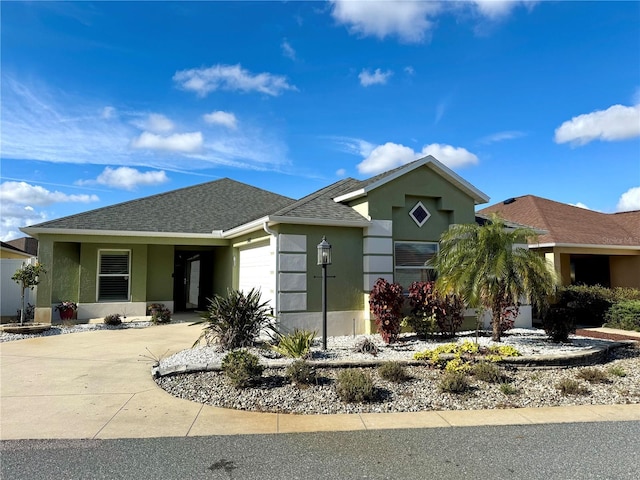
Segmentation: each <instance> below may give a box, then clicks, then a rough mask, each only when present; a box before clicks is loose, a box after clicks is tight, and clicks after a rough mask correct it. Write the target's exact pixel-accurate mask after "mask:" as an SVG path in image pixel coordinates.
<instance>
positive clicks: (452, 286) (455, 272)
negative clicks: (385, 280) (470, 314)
mask: <svg viewBox="0 0 640 480" xmlns="http://www.w3.org/2000/svg"><path fill="white" fill-rule="evenodd" d="M536 236H537V234H536V233H535V231H534V230H532V229H530V228H525V227H518V228H510V227H507V226H506V225H505V222H504V220H503V219H501V218H500V217H498V216H496V215H493V216H491V218H490V221H489V222H487V223H486V224H485V225H478V224H475V223H474V224H464V225H461V224H459V225H452V226H451V228H449V230H447V231H446V232H444V233H443V234H442V236H441V237H440V251H439V252H438V254H437V255H436V257H435V258H434V260H433V262H432V264H433V266H434V267H435V269H436V271H437V272H438V279H437V281H436V288H437V289H438V290H440V291H441V292H443V293H450V292H455V293H458V294H459V295H461V296H462V298H463V299H464V301H465V303H466V304H467V305H468V306H469V307H475V308H483V309H486V310H491V313H492V315H493V317H492V318H493V321H492V327H493V336H492V338H493V340H495V341H498V342H499V341H500V336H501V329H500V325H501V324H502V321H503V319H505V317H506V315H508V314H509V313H508V311H507V310H506V307H509V306H517V305H519V302H520V300H521V299H523V298H525V299H527V300H528V301H529V303H530V304H531V305H533V306H535V307H537V308H538V309H539V310H540V311H544V309H545V308H546V306H547V305H548V299H549V296H550V295H551V294H553V292H554V288H555V285H556V275H555V272H554V270H553V269H552V268H551V267H550V265H549V264H548V263H547V261H546V260H545V259H544V257H542V256H540V255H539V254H537V253H535V252H533V251H532V250H529V249H528V248H519V247H515V248H514V245H516V244H519V243H520V244H521V243H523V242H526V239H528V238H535V237H536Z"/></svg>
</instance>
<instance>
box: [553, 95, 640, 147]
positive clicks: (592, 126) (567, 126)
mask: <svg viewBox="0 0 640 480" xmlns="http://www.w3.org/2000/svg"><path fill="white" fill-rule="evenodd" d="M638 136H640V105H635V106H633V107H625V106H623V105H613V106H611V107H609V108H607V109H606V110H597V111H595V112H591V113H585V114H583V115H578V116H577V117H573V118H572V119H571V120H568V121H566V122H564V123H563V124H562V125H560V126H559V127H558V128H557V129H556V132H555V141H556V143H567V142H571V143H573V144H576V145H585V144H587V143H589V142H591V141H593V140H602V141H609V142H611V141H616V140H626V139H628V138H633V137H638Z"/></svg>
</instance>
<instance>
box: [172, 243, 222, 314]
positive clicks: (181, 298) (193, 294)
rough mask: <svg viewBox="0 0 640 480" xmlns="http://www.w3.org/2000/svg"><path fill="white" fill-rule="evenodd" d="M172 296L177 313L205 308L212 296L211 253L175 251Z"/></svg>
mask: <svg viewBox="0 0 640 480" xmlns="http://www.w3.org/2000/svg"><path fill="white" fill-rule="evenodd" d="M173 296H174V299H173V301H174V309H175V310H176V311H178V312H179V311H189V310H205V309H206V308H207V305H208V299H209V298H211V297H212V296H213V252H211V251H210V250H209V251H194V250H176V253H175V258H174V270H173Z"/></svg>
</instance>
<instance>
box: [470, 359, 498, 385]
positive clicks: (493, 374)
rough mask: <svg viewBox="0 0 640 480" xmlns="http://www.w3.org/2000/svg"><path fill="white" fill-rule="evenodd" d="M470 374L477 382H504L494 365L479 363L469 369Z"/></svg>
mask: <svg viewBox="0 0 640 480" xmlns="http://www.w3.org/2000/svg"><path fill="white" fill-rule="evenodd" d="M471 373H472V374H473V376H474V377H476V378H477V379H478V380H482V381H483V382H487V383H501V382H503V381H504V375H503V374H502V372H501V371H500V369H499V368H498V367H497V365H496V364H494V363H489V362H480V363H476V364H475V365H474V366H473V367H472V368H471Z"/></svg>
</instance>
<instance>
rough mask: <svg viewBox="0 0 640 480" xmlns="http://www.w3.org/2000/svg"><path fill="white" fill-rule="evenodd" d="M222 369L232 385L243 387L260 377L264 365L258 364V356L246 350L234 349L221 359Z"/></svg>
mask: <svg viewBox="0 0 640 480" xmlns="http://www.w3.org/2000/svg"><path fill="white" fill-rule="evenodd" d="M222 371H223V372H224V374H225V375H226V376H227V378H228V379H229V380H230V381H231V383H232V384H233V386H234V387H236V388H244V387H248V386H249V385H252V384H254V383H256V382H257V381H258V380H259V379H260V377H261V376H262V372H263V371H264V366H263V365H260V361H259V360H258V357H256V356H255V355H254V354H252V353H250V352H248V351H247V350H235V351H233V352H229V353H227V354H226V355H225V356H224V358H223V359H222Z"/></svg>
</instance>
